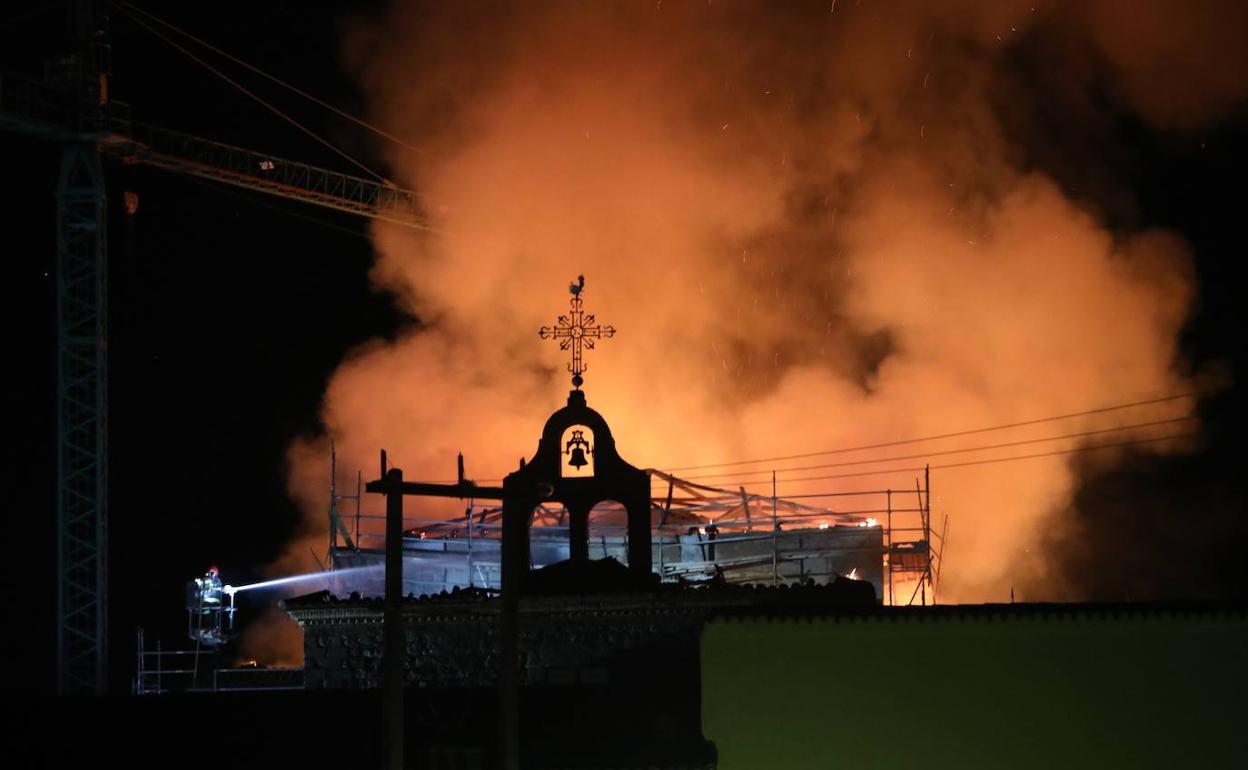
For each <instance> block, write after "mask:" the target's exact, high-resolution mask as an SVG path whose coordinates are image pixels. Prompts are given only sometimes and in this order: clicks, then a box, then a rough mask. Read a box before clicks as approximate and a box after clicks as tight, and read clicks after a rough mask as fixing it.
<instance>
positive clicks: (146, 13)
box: [113, 0, 426, 155]
mask: <svg viewBox="0 0 1248 770" xmlns="http://www.w3.org/2000/svg"><path fill="white" fill-rule="evenodd" d="M113 4H114V5H120V6H124V8H125V9H128V10H130V11H133V12H135V13H139V14H142V15H143V16H145V17H147V18H148V19H150V20H151V21H154V22H156V23H157V24H160V25H161V26H163V27H165V28H167V29H170V30H173V31H174V32H176V33H178V34H179V35H182V36H183V37H185V38H187V39H188V40H192V41H194V42H196V43H198V44H199V45H201V46H203V47H204V48H207V49H208V50H209V51H212V52H213V53H215V54H217V55H219V56H221V57H223V58H225V59H228V60H229V61H232V62H234V63H235V64H237V65H239V66H240V67H244V68H246V69H248V70H250V71H252V72H254V73H256V74H257V75H260V76H261V77H263V78H266V79H268V80H270V81H272V82H274V83H276V84H278V85H279V86H281V87H282V88H285V89H287V90H289V91H292V92H294V93H296V94H298V95H299V96H302V97H303V98H305V99H307V100H308V101H310V102H312V103H314V104H317V105H319V106H321V107H324V108H325V109H327V110H329V111H330V112H332V113H334V114H335V115H338V116H340V117H343V118H346V119H347V120H349V121H351V122H352V123H355V124H356V125H358V126H361V127H363V128H366V129H368V130H369V131H372V132H373V133H375V134H377V135H378V136H380V137H382V138H385V139H389V140H390V141H392V142H394V143H395V144H397V145H400V146H402V147H404V148H406V149H408V150H411V151H412V152H415V153H419V154H422V155H424V154H426V152H425V151H424V150H422V149H420V148H419V147H416V146H415V145H412V144H409V143H408V142H405V141H403V140H402V139H400V138H399V137H397V136H395V135H394V134H391V133H389V132H388V131H385V130H383V129H380V128H378V127H377V126H374V125H373V124H371V123H369V122H367V121H365V120H363V119H361V118H358V117H356V116H355V115H352V114H351V113H349V112H346V111H344V110H342V109H339V108H338V107H335V106H334V105H332V104H330V103H329V102H326V101H324V100H323V99H319V98H317V97H316V96H313V95H312V94H310V93H308V92H307V91H304V90H303V89H301V88H299V87H298V86H295V85H292V84H290V83H287V82H286V81H284V80H282V79H281V78H279V77H277V76H275V75H272V74H270V73H268V72H266V71H264V70H262V69H260V68H259V67H257V66H255V65H254V64H250V63H248V62H246V61H244V60H243V59H240V58H238V57H237V56H234V55H233V54H231V53H229V52H227V51H223V50H222V49H220V48H218V47H217V46H215V45H213V44H212V43H209V42H208V41H207V40H204V39H203V38H200V37H196V36H195V35H192V34H191V33H190V32H187V31H186V30H184V29H182V28H180V27H178V26H176V25H174V24H172V23H170V22H168V21H165V20H164V19H162V18H160V17H159V16H156V15H155V14H153V13H151V12H150V11H145V10H143V9H142V8H139V7H138V6H136V5H132V4H131V3H128V2H125V0H113Z"/></svg>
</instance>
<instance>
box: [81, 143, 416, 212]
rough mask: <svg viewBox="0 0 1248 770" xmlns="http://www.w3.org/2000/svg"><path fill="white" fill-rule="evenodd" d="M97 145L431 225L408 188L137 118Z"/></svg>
mask: <svg viewBox="0 0 1248 770" xmlns="http://www.w3.org/2000/svg"><path fill="white" fill-rule="evenodd" d="M99 147H100V151H101V152H103V153H105V154H107V155H111V156H113V157H116V158H118V159H120V160H121V161H123V162H125V163H142V164H145V165H149V166H155V167H157V168H163V169H166V170H168V171H174V172H177V173H181V174H189V175H191V176H196V177H200V178H202V179H208V180H212V181H216V182H221V183H224V184H229V185H233V186H235V187H242V188H245V189H249V190H255V191H257V192H262V193H266V194H268V195H276V196H278V197H282V198H288V199H291V200H296V201H301V202H304V203H310V204H312V205H315V206H323V207H326V208H332V209H337V210H339V211H344V212H347V213H350V214H358V215H361V216H366V217H371V218H373V219H382V220H385V221H388V222H394V223H396V224H400V225H406V226H409V227H417V228H425V229H427V228H428V227H429V225H428V223H427V221H426V220H425V218H424V216H423V215H422V212H421V209H420V204H419V202H418V200H417V198H416V194H415V193H413V192H411V191H410V190H404V189H402V188H399V187H396V186H394V185H390V184H386V183H382V182H375V181H372V180H368V179H363V178H361V177H357V176H352V175H350V174H343V173H340V172H337V171H329V170H327V169H324V168H319V167H316V166H311V165H308V164H306V163H298V162H296V161H291V160H286V159H284V158H279V157H276V156H273V155H265V154H263V153H258V152H254V151H252V150H245V149H242V148H239V147H233V146H231V145H228V144H224V143H222V142H214V141H211V140H209V139H201V138H199V137H195V136H188V135H186V134H182V133H178V132H175V131H169V130H167V129H162V128H156V127H154V126H145V125H142V124H134V125H133V126H132V130H131V132H130V133H128V134H110V135H106V136H104V137H103V138H101V139H100V142H99Z"/></svg>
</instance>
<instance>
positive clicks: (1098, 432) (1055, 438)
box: [681, 415, 1198, 481]
mask: <svg viewBox="0 0 1248 770" xmlns="http://www.w3.org/2000/svg"><path fill="white" fill-rule="evenodd" d="M1195 419H1198V418H1197V416H1196V415H1187V416H1185V417H1174V418H1171V419H1169V420H1154V421H1152V422H1140V423H1135V424H1134V425H1121V426H1119V427H1117V428H1101V429H1099V430H1085V431H1080V432H1078V433H1064V434H1062V435H1060V436H1046V437H1044V438H1033V439H1025V440H1022V441H1007V442H1004V443H1001V444H984V445H981V446H972V447H963V448H961V449H943V450H940V451H938V452H924V453H922V454H915V455H901V456H898V457H880V458H877V459H874V460H846V461H844V462H839V463H823V464H820V465H804V466H801V467H798V468H774V469H771V470H759V471H728V472H725V473H709V474H703V475H699V476H682V477H681V478H684V479H709V478H716V477H720V476H732V475H734V474H737V475H739V474H741V473H744V474H746V475H757V474H760V473H763V474H767V473H771V472H773V471H775V472H778V473H785V472H794V471H813V470H820V469H822V468H845V467H848V466H851V465H872V464H874V463H886V462H898V461H901V460H921V459H923V458H925V457H941V456H945V455H956V454H965V453H967V452H983V451H987V450H989V449H1006V448H1009V447H1016V446H1026V445H1027V444H1042V443H1044V442H1046V441H1061V440H1062V439H1071V438H1087V437H1088V436H1100V435H1104V434H1106V433H1117V432H1119V431H1124V430H1134V429H1137V428H1153V427H1156V426H1158V425H1171V424H1174V423H1176V422H1187V421H1189V420H1195ZM780 480H781V481H784V479H780Z"/></svg>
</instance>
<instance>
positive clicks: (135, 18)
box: [113, 4, 386, 183]
mask: <svg viewBox="0 0 1248 770" xmlns="http://www.w3.org/2000/svg"><path fill="white" fill-rule="evenodd" d="M113 7H115V8H116V9H117V10H119V11H121V12H122V13H123V14H124V15H125V16H126V17H128V18H129V19H130V20H131V21H133V22H134V23H135V24H137V25H139V26H140V27H142V28H143V29H145V30H147V31H148V32H150V33H151V34H153V35H155V36H156V37H158V38H160V39H161V40H163V41H164V42H165V43H167V44H168V45H170V46H172V47H173V48H175V49H177V50H178V51H179V52H181V53H182V54H183V55H184V56H186V57H187V58H189V59H191V60H192V61H194V62H195V63H196V64H199V65H200V66H201V67H203V68H204V69H206V70H208V71H209V72H211V73H212V74H214V75H216V76H217V77H219V78H221V79H222V80H224V81H225V82H226V83H229V84H230V85H232V86H234V88H236V89H238V90H239V91H241V92H242V93H244V94H246V95H247V96H249V97H251V98H252V99H254V100H255V101H256V102H258V103H259V104H261V105H263V106H264V107H265V108H267V109H268V110H270V111H271V112H273V113H274V114H275V115H277V116H278V117H280V118H281V119H282V120H285V121H286V122H287V123H289V124H291V125H292V126H294V127H295V128H297V129H299V130H300V131H302V132H303V133H305V134H307V135H308V136H310V137H312V138H313V139H315V140H316V141H317V142H319V143H320V144H322V145H324V146H325V147H327V148H329V149H330V150H332V151H333V152H334V153H335V154H337V155H338V156H339V157H341V158H344V159H345V160H347V161H348V162H350V163H351V164H353V165H355V166H356V167H357V168H360V169H362V170H363V171H364V172H365V173H367V174H369V175H370V176H372V177H373V178H374V179H376V180H377V181H379V182H383V183H384V182H385V181H386V180H385V178H384V177H382V176H381V174H378V173H377V172H376V171H373V170H372V169H371V168H369V167H368V166H366V165H364V164H363V163H361V162H359V161H358V160H356V159H355V158H353V157H351V156H350V155H348V154H347V153H346V152H344V151H343V150H340V149H339V148H338V147H337V146H335V145H334V144H333V143H332V142H330V141H329V140H328V139H325V138H323V137H321V136H320V135H319V134H317V133H316V132H315V131H313V130H312V129H310V128H308V127H307V126H305V125H303V124H302V123H300V122H299V121H297V120H295V119H294V118H292V117H291V116H289V115H287V114H286V113H284V112H282V111H281V110H279V109H278V108H277V107H275V106H273V105H272V104H270V103H269V102H267V101H265V100H264V99H263V98H262V97H260V96H259V95H257V94H255V93H253V92H252V91H250V90H248V89H247V88H246V86H244V85H243V84H241V83H239V82H238V81H236V80H234V79H233V78H231V77H230V76H229V75H226V74H225V73H224V72H222V71H221V70H219V69H217V68H216V67H214V66H212V65H211V64H209V63H208V62H206V61H204V60H203V59H201V58H200V57H199V56H196V55H195V54H194V53H192V52H191V51H189V50H187V49H186V48H185V47H184V46H182V45H180V44H179V43H177V42H176V41H174V40H171V39H170V38H169V37H168V36H167V35H165V34H164V33H162V32H160V31H159V30H157V29H155V28H154V27H152V26H151V25H149V24H147V23H146V22H144V21H143V20H142V19H140V18H139V17H138V16H136V15H135V14H133V13H131V12H130V11H128V10H126V8H125V6H123V5H119V4H114V6H113Z"/></svg>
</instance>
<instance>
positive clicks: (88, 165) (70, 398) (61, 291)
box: [56, 144, 108, 693]
mask: <svg viewBox="0 0 1248 770" xmlns="http://www.w3.org/2000/svg"><path fill="white" fill-rule="evenodd" d="M105 214H106V210H105V194H104V175H103V169H102V168H101V164H100V156H99V153H98V151H97V150H96V148H95V146H94V145H91V144H71V145H67V146H66V147H65V150H64V152H63V154H62V156H61V173H60V180H59V183H58V186H57V216H56V223H57V243H56V313H57V394H56V402H57V409H56V420H57V447H56V461H57V477H58V483H57V488H56V515H57V581H58V584H57V628H56V639H57V660H58V662H59V671H58V674H57V690H58V691H59V692H61V693H89V692H96V693H99V692H103V691H104V689H105V684H106V682H105V676H106V664H107V654H106V641H107V633H108V628H107V618H108V613H107V602H108V592H107V588H108V582H107V576H108V569H107V567H108V560H107V553H108V526H107V522H108V519H107V512H108V462H107V452H106V450H107V437H108V419H107V408H108V390H107V361H108V358H107V355H108V344H107V343H108V324H107V317H108V280H107V272H106V269H107V266H106V261H105V260H106V254H105V250H106V239H105Z"/></svg>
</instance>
